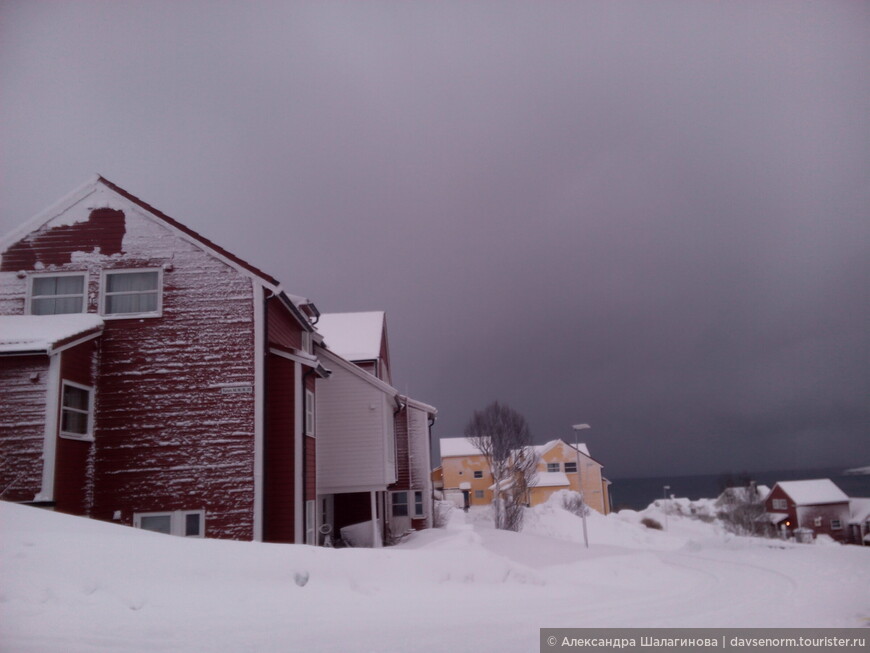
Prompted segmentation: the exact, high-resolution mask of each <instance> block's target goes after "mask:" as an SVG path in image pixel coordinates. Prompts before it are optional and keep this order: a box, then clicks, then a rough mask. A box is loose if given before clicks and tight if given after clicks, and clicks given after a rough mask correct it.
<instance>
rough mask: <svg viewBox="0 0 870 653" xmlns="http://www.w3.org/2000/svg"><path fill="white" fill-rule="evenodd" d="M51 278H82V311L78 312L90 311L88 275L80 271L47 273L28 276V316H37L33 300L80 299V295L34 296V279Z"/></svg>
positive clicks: (26, 299)
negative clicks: (50, 298) (51, 298)
mask: <svg viewBox="0 0 870 653" xmlns="http://www.w3.org/2000/svg"><path fill="white" fill-rule="evenodd" d="M51 277H81V278H82V294H81V297H82V310H80V311H78V313H87V311H88V273H87V272H86V271H83V270H78V271H75V272H46V273H43V274H30V275H28V276H27V296H26V298H25V301H26V302H27V304H26V306H27V314H28V315H36V313H34V312H33V300H34V299H46V298H49V297H53V298H58V297H60V298H64V297H78V295H34V294H33V280H34V279H45V278H51ZM78 313H48V314H47V315H78Z"/></svg>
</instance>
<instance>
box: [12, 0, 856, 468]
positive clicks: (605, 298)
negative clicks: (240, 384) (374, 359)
mask: <svg viewBox="0 0 870 653" xmlns="http://www.w3.org/2000/svg"><path fill="white" fill-rule="evenodd" d="M868 18H870V16H868V10H867V6H866V5H865V4H863V3H849V2H842V3H826V4H824V5H820V4H818V3H795V2H752V3H749V2H745V3H744V2H734V3H715V4H713V3H710V4H702V3H669V2H659V3H609V2H601V3H577V4H566V3H511V2H507V3H505V2H499V3H474V4H471V3H459V2H457V3H352V2H344V3H320V2H316V3H315V2H312V3H292V4H290V3H277V2H276V3H255V4H253V5H240V4H237V3H213V2H208V3H205V2H184V3H177V2H172V3H169V2H167V3H133V2H129V3H128V2H120V3H104V2H93V3H91V2H77V3H67V2H59V3H51V2H40V3H28V2H9V3H5V4H3V5H2V7H0V80H2V83H0V142H2V143H3V147H2V149H0V174H2V184H0V230H2V231H4V232H5V231H8V230H9V229H11V228H13V227H15V226H16V225H17V224H19V223H20V222H22V221H23V220H25V219H26V218H27V217H29V216H30V215H31V214H33V213H35V212H36V211H37V210H39V209H40V208H41V207H42V206H44V205H47V204H49V203H51V202H53V201H54V200H55V199H57V198H58V197H60V196H61V195H63V194H65V193H66V192H68V191H69V190H71V189H72V188H73V187H75V186H76V185H78V184H79V183H81V182H82V181H83V180H84V179H85V178H86V177H87V176H88V175H90V174H91V173H93V172H100V173H102V174H103V175H105V176H106V177H108V178H109V179H111V180H112V181H115V182H116V183H119V184H120V185H122V186H124V187H126V188H127V189H128V190H130V191H131V192H133V193H134V194H137V195H139V196H141V197H142V198H143V199H145V200H146V201H149V202H151V203H153V204H154V205H156V206H157V207H159V208H160V209H162V210H164V211H166V212H167V213H169V214H170V215H172V216H173V217H176V218H178V219H179V220H181V221H183V222H185V223H186V224H188V225H190V226H191V227H193V228H195V229H198V230H200V231H201V232H202V233H204V234H205V235H207V236H209V237H210V238H213V239H214V240H216V241H217V242H219V243H222V244H224V245H226V246H227V247H229V248H230V249H232V250H233V251H235V252H236V253H238V254H239V255H241V256H243V257H245V258H248V259H250V260H251V261H253V262H255V263H256V264H257V265H259V266H261V267H263V268H265V269H267V270H269V271H270V272H271V273H272V274H275V275H276V276H278V277H279V278H281V279H282V280H284V282H285V285H286V286H287V288H288V289H289V290H290V291H291V292H294V293H297V294H304V295H308V296H311V297H313V298H314V299H315V300H316V301H317V302H318V304H319V306H320V307H321V308H322V309H323V310H326V311H341V310H366V309H384V310H386V311H387V312H388V322H389V327H390V338H391V344H392V348H393V356H394V367H395V371H394V372H395V373H394V378H395V379H396V381H397V384H398V385H400V386H402V389H404V390H407V391H409V392H410V393H412V394H414V395H415V396H418V397H420V398H421V399H423V400H426V401H429V402H431V403H433V404H435V405H437V406H438V407H439V409H440V411H441V412H440V421H439V424H438V427H437V435H440V436H441V437H444V436H449V435H456V434H458V433H459V432H460V431H461V430H462V427H463V425H464V423H465V422H466V420H467V419H468V417H469V416H470V414H471V411H472V410H473V409H474V408H476V407H480V406H482V405H484V404H485V403H487V402H489V401H491V400H493V399H496V398H497V399H500V400H502V401H506V402H508V403H510V404H512V405H513V406H514V407H516V408H517V409H518V410H520V411H522V412H523V413H525V414H526V415H527V417H528V418H529V420H530V422H531V424H532V427H533V431H534V432H535V434H536V435H537V437H538V438H539V439H540V440H546V439H549V438H552V437H555V436H569V435H570V428H569V427H570V424H572V423H576V422H578V421H583V422H589V423H590V424H592V425H593V430H592V431H589V432H587V434H586V435H587V439H588V440H589V443H590V446H591V448H592V451H593V454H595V455H596V456H598V457H600V459H601V460H602V461H603V462H604V463H605V465H606V469H607V471H608V472H609V473H610V474H611V475H613V476H621V475H633V474H649V475H656V474H659V473H677V472H685V473H691V472H707V471H713V472H715V471H720V470H729V469H733V470H737V469H765V468H776V467H798V466H808V465H815V464H820V465H852V464H856V465H857V464H868V460H867V453H866V449H867V447H866V442H867V436H868V428H870V409H868V405H870V402H868V399H867V398H868V397H870V375H868V372H867V370H868V358H870V356H868V354H870V351H868V350H870V347H868V335H867V334H868V321H870V320H868V316H870V307H868V299H867V298H868V293H867V288H868V281H870V269H868V268H870V263H868V262H870V252H868V236H870V224H868V219H867V216H868V206H870V202H868V199H870V197H868V196H870V188H868V184H867V176H868V170H870V161H868V153H870V147H868V145H870V143H868V140H870V138H868V134H870V130H868V124H867V117H866V109H867V106H870V84H868V76H867V73H866V71H867V70H868V64H870V56H868V55H870V53H868V45H867V44H868V43H870V41H868V39H867V38H866V34H867V28H868V22H870V21H868Z"/></svg>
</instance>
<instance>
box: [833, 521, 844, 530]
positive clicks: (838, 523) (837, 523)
mask: <svg viewBox="0 0 870 653" xmlns="http://www.w3.org/2000/svg"><path fill="white" fill-rule="evenodd" d="M841 528H843V522H841V521H840V520H839V519H832V520H831V530H832V531H838V530H840V529H841Z"/></svg>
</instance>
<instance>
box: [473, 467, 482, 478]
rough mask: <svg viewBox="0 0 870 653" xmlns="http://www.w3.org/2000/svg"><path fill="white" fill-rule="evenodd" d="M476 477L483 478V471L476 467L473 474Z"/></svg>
mask: <svg viewBox="0 0 870 653" xmlns="http://www.w3.org/2000/svg"><path fill="white" fill-rule="evenodd" d="M472 476H473V477H474V478H483V471H482V470H479V469H476V470H474V474H472Z"/></svg>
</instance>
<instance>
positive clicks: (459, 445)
mask: <svg viewBox="0 0 870 653" xmlns="http://www.w3.org/2000/svg"><path fill="white" fill-rule="evenodd" d="M439 442H440V444H441V457H442V458H447V457H449V456H480V455H482V454H481V452H480V449H478V448H477V447H475V446H474V445H473V444H471V443H470V442H469V441H468V439H467V438H441V440H439Z"/></svg>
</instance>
